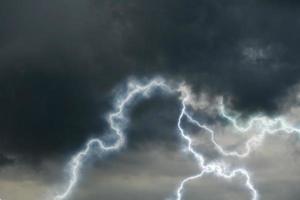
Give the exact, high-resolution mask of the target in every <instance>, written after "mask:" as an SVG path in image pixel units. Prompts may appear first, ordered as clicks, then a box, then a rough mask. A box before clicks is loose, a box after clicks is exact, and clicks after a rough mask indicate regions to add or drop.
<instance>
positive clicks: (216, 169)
mask: <svg viewBox="0 0 300 200" xmlns="http://www.w3.org/2000/svg"><path fill="white" fill-rule="evenodd" d="M179 91H180V92H181V95H182V98H183V99H182V110H181V113H180V116H179V118H178V122H177V127H178V129H179V132H180V136H181V137H182V138H183V139H184V140H185V141H186V142H187V144H188V147H187V148H188V152H189V153H191V154H192V155H193V156H194V158H195V159H196V161H197V163H198V166H199V168H200V169H201V172H200V173H198V174H196V175H194V176H190V177H187V178H185V179H184V180H183V181H182V182H181V183H180V185H179V187H178V188H177V190H176V200H181V199H182V193H183V190H184V186H185V185H186V184H187V183H188V182H190V181H192V180H195V179H198V178H201V177H202V176H203V175H204V174H205V173H212V174H214V175H216V176H218V177H222V178H225V179H232V178H234V177H236V176H237V175H241V176H244V177H245V179H246V181H245V186H246V187H247V189H248V190H249V191H250V193H251V196H252V200H257V199H258V193H257V191H256V189H255V187H254V186H253V183H252V182H251V178H250V175H249V173H248V171H247V170H246V169H243V168H238V169H234V170H231V171H229V172H228V171H227V168H226V165H225V164H224V163H222V162H211V163H208V164H206V163H205V159H204V157H203V155H201V154H200V153H198V152H197V151H196V150H195V149H194V148H193V140H192V138H191V137H190V136H188V135H187V134H186V133H185V131H184V129H183V128H182V126H181V123H182V118H183V117H184V116H186V117H187V118H188V120H189V121H190V122H192V123H193V124H196V125H197V126H198V127H200V128H202V129H204V130H206V131H208V132H209V133H210V134H211V141H212V142H213V144H214V145H215V147H217V149H218V150H219V152H220V153H221V154H222V155H223V156H228V155H230V154H228V153H226V152H225V151H224V150H223V148H222V147H221V146H220V145H218V144H217V143H216V141H215V139H214V131H213V130H212V129H210V128H208V127H207V126H206V125H202V124H200V123H199V122H198V121H196V120H195V119H193V117H192V116H191V115H189V114H188V113H187V111H186V102H187V101H188V100H189V99H191V98H189V93H188V92H187V91H186V90H184V88H179Z"/></svg>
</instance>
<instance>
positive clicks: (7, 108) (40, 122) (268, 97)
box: [0, 0, 300, 200]
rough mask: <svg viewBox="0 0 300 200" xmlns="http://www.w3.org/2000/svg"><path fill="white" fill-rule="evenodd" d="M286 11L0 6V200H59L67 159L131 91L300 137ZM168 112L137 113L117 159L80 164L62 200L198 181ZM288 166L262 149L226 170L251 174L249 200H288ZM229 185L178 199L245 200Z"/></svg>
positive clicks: (63, 0) (292, 11)
mask: <svg viewBox="0 0 300 200" xmlns="http://www.w3.org/2000/svg"><path fill="white" fill-rule="evenodd" d="M299 11H300V2H298V1H296V0H285V1H279V0H257V1H256V0H161V1H150V0H130V1H126V0H122V1H120V0H51V1H50V0H39V1H37V0H27V1H21V0H11V1H0V199H1V200H41V199H45V200H48V198H49V196H51V195H52V194H53V193H55V191H60V189H61V187H62V186H63V185H64V183H65V182H66V180H67V178H68V173H67V171H66V170H67V167H66V166H67V165H66V164H67V163H68V161H69V159H70V158H71V156H72V155H73V154H74V153H75V152H77V151H78V150H79V149H80V148H82V147H83V146H84V144H85V142H86V141H87V140H88V139H89V138H91V137H95V136H97V137H98V136H102V135H104V134H105V133H106V132H107V129H108V124H107V122H106V119H105V117H106V113H107V112H109V111H110V110H111V109H112V106H113V99H114V95H115V94H116V90H115V88H118V87H119V88H120V86H121V85H122V84H124V83H125V82H126V81H127V80H128V78H130V77H135V78H137V79H144V78H151V77H155V76H161V77H164V78H166V79H168V80H174V81H178V82H180V81H185V82H186V84H188V85H190V87H191V90H192V91H193V92H194V94H195V95H196V96H197V95H199V96H201V95H200V94H205V96H207V98H211V99H214V98H215V97H217V96H220V95H222V96H224V97H225V99H227V100H228V101H227V102H230V106H229V107H230V109H232V110H235V111H236V112H240V113H241V117H242V118H244V119H247V117H249V116H251V115H252V114H255V113H264V114H266V115H268V116H276V115H285V116H287V118H288V119H289V120H291V121H292V122H293V123H294V124H295V125H296V126H298V125H300V120H299V119H300V118H299V117H300V115H299V112H300V104H299V102H300V99H299V98H300V97H299V94H300V89H299V88H300V87H299V83H300V56H299V55H298V52H300V47H299V44H298V43H299V42H300V14H299ZM121 88H122V87H121ZM179 106H180V104H179V102H178V101H177V99H174V98H173V97H172V96H171V97H170V96H161V95H154V96H153V97H152V98H150V99H146V100H145V101H141V102H139V103H137V104H136V105H135V106H134V107H133V108H132V110H131V111H130V112H129V117H130V125H129V127H128V128H127V130H126V132H127V134H128V144H127V148H126V149H124V151H123V152H119V153H118V154H113V155H111V156H109V157H105V158H97V159H95V160H94V161H90V162H88V163H87V165H86V166H85V167H84V168H83V169H82V176H81V179H80V183H79V184H78V186H77V187H76V190H75V192H74V194H72V196H71V197H70V199H72V200H96V199H109V200H119V199H124V200H127V199H128V200H132V199H144V200H148V199H149V200H150V199H151V200H156V199H157V200H159V199H166V198H168V197H170V194H172V192H173V191H174V188H175V187H176V186H177V184H178V181H180V180H182V178H183V177H186V176H189V175H191V174H193V173H195V172H196V171H197V169H196V167H195V163H194V162H193V160H192V159H191V158H190V157H187V156H186V155H184V154H182V150H181V147H182V146H181V144H180V142H179V138H178V135H176V133H177V130H176V120H177V117H178V115H179V112H180V108H179ZM200 118H201V117H200ZM204 118H206V117H204ZM208 121H209V120H208ZM212 125H213V123H212ZM217 128H218V130H219V132H220V133H221V134H220V135H219V136H218V139H219V141H220V142H223V144H228V143H230V142H228V140H230V139H233V140H234V137H233V136H232V135H231V136H230V137H229V138H227V134H229V135H230V134H231V130H230V127H228V126H227V124H226V123H225V124H222V127H217ZM198 139H199V141H200V143H201V141H202V143H203V141H206V140H205V138H203V136H202V135H201V134H199V138H198ZM204 143H205V142H204ZM204 145H205V144H204ZM229 146H230V145H229ZM207 148H208V150H207V149H206V151H207V152H206V153H207V154H208V155H209V157H212V158H213V157H214V155H213V153H211V152H210V151H212V150H210V149H209V148H210V147H207ZM299 153H300V143H299V141H298V138H297V137H296V136H286V135H279V136H271V137H270V138H269V139H268V140H267V141H266V143H265V144H264V145H263V146H262V147H260V148H259V150H257V151H255V152H254V153H253V155H252V156H251V157H250V158H247V159H246V160H242V161H235V162H239V163H240V165H242V166H246V167H247V168H249V169H251V171H252V173H253V176H254V177H255V181H254V182H255V184H256V186H257V188H258V189H259V191H260V193H261V199H263V200H281V199H287V200H295V199H297V198H299V196H300V192H299V184H300V169H299V167H298V166H299V164H300V157H299V155H300V154H299ZM211 154H212V155H211ZM240 181H241V180H233V181H230V182H228V181H224V180H222V179H217V178H215V177H213V176H207V177H204V179H201V180H197V181H195V182H193V183H192V184H190V185H189V186H188V192H187V193H186V194H185V199H189V200H193V199H203V200H218V199H220V200H221V199H222V200H229V199H249V196H248V193H247V191H246V190H245V188H243V187H242V186H241V184H240ZM51 200H52V199H51Z"/></svg>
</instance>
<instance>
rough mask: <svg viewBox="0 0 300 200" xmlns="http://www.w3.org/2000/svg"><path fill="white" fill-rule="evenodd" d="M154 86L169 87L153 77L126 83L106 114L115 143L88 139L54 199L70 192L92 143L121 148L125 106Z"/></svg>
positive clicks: (106, 148)
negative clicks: (125, 90) (126, 87)
mask: <svg viewBox="0 0 300 200" xmlns="http://www.w3.org/2000/svg"><path fill="white" fill-rule="evenodd" d="M155 88H161V89H163V90H164V91H166V92H170V91H171V88H169V86H167V85H166V84H165V83H164V80H162V79H158V78H157V79H153V80H152V81H150V82H149V83H148V84H145V85H143V84H140V83H135V82H129V84H128V91H127V93H126V95H125V96H124V97H123V96H121V97H119V98H118V99H117V101H116V105H115V112H113V113H110V114H109V115H108V123H109V125H110V128H111V129H112V132H113V133H114V134H116V136H117V137H118V139H117V140H116V142H115V143H113V144H111V145H107V144H105V143H104V142H103V140H101V139H100V138H94V139H91V140H89V141H88V143H87V144H86V147H85V148H84V149H83V150H82V151H80V152H78V153H77V154H76V155H75V156H74V157H73V158H72V160H71V162H70V172H71V173H70V176H71V178H70V180H69V183H68V186H67V187H66V189H65V191H64V192H63V193H61V194H58V195H56V196H55V197H54V199H55V200H63V199H66V198H67V197H68V195H69V194H70V193H71V192H72V190H73V188H74V187H75V185H76V183H77V182H78V173H79V169H80V167H81V165H82V162H83V161H84V159H85V158H87V157H88V156H89V154H90V153H91V149H92V147H93V146H94V145H97V147H98V148H99V150H101V151H100V152H102V151H104V152H106V153H108V152H112V151H116V150H119V149H121V148H122V147H123V146H124V144H125V134H124V132H123V129H124V124H120V122H123V121H126V120H125V115H124V113H125V107H126V106H128V104H129V103H131V102H132V100H133V99H134V98H135V97H136V96H137V95H142V96H148V95H149V93H150V92H151V91H152V90H153V89H155Z"/></svg>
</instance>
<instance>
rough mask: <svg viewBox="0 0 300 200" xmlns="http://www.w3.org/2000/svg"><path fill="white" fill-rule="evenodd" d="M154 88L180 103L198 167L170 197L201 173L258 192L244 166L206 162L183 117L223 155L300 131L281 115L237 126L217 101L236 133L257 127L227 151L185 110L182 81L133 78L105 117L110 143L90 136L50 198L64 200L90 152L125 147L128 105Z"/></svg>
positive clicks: (187, 97) (254, 195) (254, 198)
mask: <svg viewBox="0 0 300 200" xmlns="http://www.w3.org/2000/svg"><path fill="white" fill-rule="evenodd" d="M158 89H159V90H161V91H163V92H164V93H167V94H173V95H176V96H178V100H179V101H180V102H181V112H180V115H179V117H178V121H177V127H178V133H179V136H180V138H181V139H182V141H183V142H184V144H185V146H184V148H186V149H187V150H188V151H187V152H188V153H189V154H191V155H192V156H193V157H194V159H195V161H196V162H197V164H198V167H199V173H198V174H195V175H193V176H189V177H187V178H185V179H183V180H182V181H181V182H180V183H179V185H178V188H176V190H175V193H174V195H173V197H171V199H172V200H173V199H174V200H182V199H183V192H184V188H185V186H186V184H187V183H189V182H191V181H193V180H195V179H198V178H201V177H202V176H203V175H205V174H212V175H215V176H217V177H221V178H224V179H232V178H234V177H237V176H240V177H242V178H243V179H244V185H245V187H246V188H247V190H248V191H249V193H250V195H251V200H258V198H259V195H258V191H257V189H256V188H255V187H254V184H253V182H252V179H251V176H250V173H249V172H248V170H247V169H245V168H234V169H231V168H230V167H228V165H227V164H226V163H225V162H224V161H221V160H217V161H213V162H207V161H206V159H205V157H204V156H203V155H202V154H201V153H199V152H197V151H196V150H195V149H194V147H193V139H192V138H191V137H190V136H189V134H187V133H186V131H185V130H184V129H183V128H182V120H183V118H186V119H187V120H188V122H190V123H191V124H193V125H196V126H197V127H199V128H201V129H203V130H205V131H206V132H207V133H208V134H210V141H211V142H212V144H213V145H214V147H215V149H216V150H217V151H218V152H219V153H220V155H221V156H223V157H237V158H244V157H247V156H249V154H250V153H251V151H252V150H254V149H255V148H256V147H257V146H258V145H259V144H261V143H262V142H263V140H264V139H265V137H266V135H267V134H275V133H277V132H281V131H283V132H286V133H293V132H297V133H300V130H299V129H297V128H295V127H293V126H292V125H290V124H288V123H287V122H286V121H285V120H284V119H283V118H280V117H277V118H274V119H272V118H268V117H264V116H256V117H253V118H251V119H250V120H249V122H248V123H247V124H246V126H241V125H239V123H238V120H237V118H235V117H232V116H230V115H229V114H227V113H226V110H225V106H224V103H223V101H222V100H221V101H220V104H219V106H218V110H219V114H220V116H221V117H223V118H224V119H226V120H227V121H228V122H229V124H230V125H231V126H232V127H233V128H234V129H235V130H236V131H237V132H241V133H244V132H247V131H249V130H250V129H251V128H253V127H254V126H258V127H259V130H260V131H259V133H258V134H256V135H254V136H253V137H251V138H250V139H249V140H248V141H247V142H246V143H245V151H244V152H242V153H240V152H237V151H227V150H225V149H224V148H223V147H222V146H221V145H220V144H218V143H217V141H216V139H215V132H214V130H213V129H211V128H209V127H208V126H207V125H205V124H202V123H200V122H199V121H197V120H196V119H195V118H193V117H192V115H191V114H190V113H189V112H188V111H187V109H186V108H187V106H188V105H191V104H192V103H195V102H191V101H193V100H192V98H191V95H192V94H191V92H190V91H189V90H187V89H186V87H184V84H182V83H172V84H171V83H170V82H167V81H166V80H164V79H161V78H154V79H152V80H150V81H148V82H146V83H144V82H138V81H134V80H130V81H128V83H127V89H126V91H125V92H124V94H121V95H118V96H117V98H116V101H115V104H114V110H113V112H111V113H109V114H108V116H107V121H108V124H109V126H110V129H111V130H110V133H111V134H110V135H113V136H114V138H115V139H114V142H107V141H106V140H105V138H104V137H103V138H93V139H90V140H89V141H88V142H87V143H86V145H85V147H84V148H83V149H82V150H81V151H80V152H78V153H77V154H75V155H74V156H73V157H72V159H71V161H70V163H69V172H70V179H69V180H68V182H67V185H66V187H65V189H64V191H63V192H61V193H59V194H57V195H56V196H55V197H54V200H64V199H66V198H67V197H69V196H70V194H71V193H72V191H73V189H74V188H75V186H76V183H77V182H78V179H79V174H80V168H81V167H82V165H83V164H84V162H85V160H86V159H87V158H88V157H89V156H90V155H91V154H92V152H93V151H95V150H97V151H98V154H101V155H102V154H107V153H110V152H115V151H119V150H121V149H122V148H123V147H124V146H125V144H126V134H125V133H124V129H125V127H126V125H127V123H128V119H127V109H128V107H129V106H131V105H132V104H133V102H135V100H136V99H137V98H141V97H143V98H147V97H149V96H150V95H151V94H152V92H154V91H155V90H158Z"/></svg>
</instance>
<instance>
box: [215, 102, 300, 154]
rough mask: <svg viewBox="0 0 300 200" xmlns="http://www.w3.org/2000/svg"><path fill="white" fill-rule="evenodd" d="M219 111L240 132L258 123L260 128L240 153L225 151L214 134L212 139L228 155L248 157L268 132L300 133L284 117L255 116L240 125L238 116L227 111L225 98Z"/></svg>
mask: <svg viewBox="0 0 300 200" xmlns="http://www.w3.org/2000/svg"><path fill="white" fill-rule="evenodd" d="M219 113H220V115H221V116H222V117H223V118H225V119H227V120H228V121H229V122H230V124H231V125H232V126H233V127H234V128H235V129H236V130H237V131H238V132H242V133H244V132H247V131H249V130H251V129H252V128H254V127H255V125H257V126H258V127H259V129H260V132H259V134H258V135H254V136H253V137H251V138H250V139H249V140H248V141H247V142H246V147H245V148H246V150H245V151H244V152H243V153H238V152H235V151H233V152H226V151H224V150H223V149H222V147H220V146H217V144H216V143H215V140H214V136H212V138H213V139H212V141H213V143H214V144H215V146H216V147H217V148H218V150H219V151H223V154H224V155H226V156H236V157H240V158H244V157H247V156H248V155H249V154H250V153H251V151H252V150H254V149H255V147H257V146H258V145H260V144H261V143H263V141H264V139H265V137H266V135H267V134H269V135H272V134H275V133H279V132H285V133H288V134H291V133H297V134H300V129H298V128H295V127H294V126H292V125H291V124H289V123H288V122H286V120H285V119H284V118H283V117H275V118H269V117H266V116H254V117H252V118H250V119H249V121H248V122H247V123H246V125H245V126H241V125H239V123H238V120H237V118H236V117H232V116H230V115H229V114H227V113H226V111H225V106H224V103H223V98H222V99H221V102H220V106H219Z"/></svg>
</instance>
